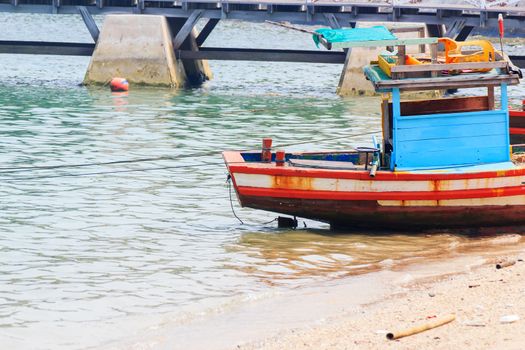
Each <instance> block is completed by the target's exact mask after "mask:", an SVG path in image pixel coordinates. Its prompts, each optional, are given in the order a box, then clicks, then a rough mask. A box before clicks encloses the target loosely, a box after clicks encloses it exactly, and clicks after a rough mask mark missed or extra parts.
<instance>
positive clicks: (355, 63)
mask: <svg viewBox="0 0 525 350" xmlns="http://www.w3.org/2000/svg"><path fill="white" fill-rule="evenodd" d="M374 25H385V26H386V27H387V28H389V29H391V28H392V26H393V24H391V23H373V22H371V23H363V25H361V23H358V24H357V26H358V27H369V26H374ZM396 36H397V37H398V38H414V37H417V36H418V33H416V32H405V33H399V34H397V33H396ZM418 49H419V47H418V46H409V47H407V53H415V52H417V50H418ZM384 50H385V48H384V47H356V48H352V50H350V51H349V52H348V54H347V56H346V60H345V64H344V66H343V71H342V73H341V77H340V79H339V85H338V87H337V94H338V95H340V96H356V95H368V96H371V95H376V92H375V91H374V88H373V87H372V84H371V83H370V82H369V81H368V80H366V78H365V75H364V74H363V67H364V66H366V65H368V64H370V61H376V60H377V56H378V55H379V54H380V53H381V52H382V51H384ZM419 94H420V93H418V95H419ZM424 94H425V96H426V95H429V96H439V95H440V93H439V92H436V91H430V92H426V93H424ZM409 95H413V93H409Z"/></svg>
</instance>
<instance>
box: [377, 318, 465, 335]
mask: <svg viewBox="0 0 525 350" xmlns="http://www.w3.org/2000/svg"><path fill="white" fill-rule="evenodd" d="M455 319H456V315H454V314H450V315H447V316H443V317H440V318H437V319H435V320H433V321H430V322H427V323H424V324H422V325H419V326H416V327H412V328H408V329H403V330H400V331H397V332H392V333H387V335H386V338H387V339H389V340H394V339H399V338H402V337H406V336H409V335H413V334H417V333H421V332H424V331H428V330H429V329H432V328H436V327H439V326H443V325H444V324H447V323H449V322H452V321H454V320H455Z"/></svg>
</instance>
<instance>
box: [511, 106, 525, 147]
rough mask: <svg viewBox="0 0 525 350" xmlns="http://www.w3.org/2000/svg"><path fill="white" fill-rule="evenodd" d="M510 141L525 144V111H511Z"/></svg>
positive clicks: (514, 143)
mask: <svg viewBox="0 0 525 350" xmlns="http://www.w3.org/2000/svg"><path fill="white" fill-rule="evenodd" d="M509 117H510V118H509V123H510V143H511V144H513V145H516V144H525V111H509Z"/></svg>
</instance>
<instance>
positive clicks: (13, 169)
mask: <svg viewBox="0 0 525 350" xmlns="http://www.w3.org/2000/svg"><path fill="white" fill-rule="evenodd" d="M380 132H381V131H368V132H364V133H359V134H351V135H340V136H336V137H329V138H324V139H319V140H309V141H301V142H294V143H287V144H281V145H276V146H274V147H275V148H279V147H289V146H295V145H302V144H306V143H319V142H323V141H331V140H337V139H342V138H348V137H356V136H364V135H371V134H377V133H380ZM220 154H221V153H220V152H218V151H210V152H199V153H192V154H183V155H178V156H160V157H150V158H136V159H122V160H115V161H107V162H86V163H74V164H60V165H41V166H20V167H0V176H1V175H4V174H13V173H21V172H36V171H46V170H60V169H71V168H85V167H94V166H110V165H123V164H133V163H147V162H156V161H168V160H179V159H186V158H198V157H206V156H213V155H220ZM221 163H222V162H207V163H199V164H188V165H178V166H163V167H151V168H139V169H125V170H112V171H100V172H89V173H77V174H74V173H67V174H57V175H41V176H22V177H18V178H16V177H6V176H4V177H3V178H2V180H4V181H13V180H14V181H25V180H39V179H49V178H60V177H80V176H97V175H111V174H120V173H133V172H143V171H153V170H169V169H183V168H194V167H205V166H213V165H218V164H221ZM241 163H242V162H241ZM230 164H232V163H230Z"/></svg>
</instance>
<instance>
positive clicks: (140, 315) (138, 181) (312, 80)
mask: <svg viewBox="0 0 525 350" xmlns="http://www.w3.org/2000/svg"><path fill="white" fill-rule="evenodd" d="M99 20H100V19H99ZM0 22H1V23H2V31H1V32H0V39H1V40H48V41H54V40H65V41H86V42H89V40H90V37H89V34H88V33H87V30H86V29H85V28H84V27H83V24H82V22H81V20H80V19H79V18H77V17H75V16H65V17H58V16H32V15H5V14H0ZM21 24H23V25H21ZM65 28H67V30H65ZM277 36H278V37H279V40H275V38H276V37H277ZM225 39H227V40H226V42H227V43H228V45H229V46H238V47H242V46H244V47H250V46H251V47H254V46H255V47H293V48H304V49H313V44H312V42H311V41H310V38H308V37H306V38H305V37H304V36H303V35H302V34H300V33H290V32H287V31H286V30H282V29H281V28H275V27H271V26H264V25H251V24H242V23H237V22H227V23H225V24H221V25H220V26H219V27H218V29H217V31H216V32H214V34H213V35H212V36H211V37H210V43H209V45H213V46H218V45H220V44H221V43H222V42H223V41H224V40H225ZM88 62H89V61H88V58H85V57H52V56H24V55H0V67H2V68H1V69H0V139H1V143H0V164H1V166H0V179H1V181H2V186H1V188H0V198H1V201H0V224H1V226H0V227H1V230H0V252H1V254H0V344H2V345H3V346H2V347H3V348H12V349H14V348H16V349H59V348H64V349H77V348H80V349H81V348H91V347H95V348H96V347H100V346H103V345H105V344H108V343H110V342H112V341H116V342H118V341H119V339H122V338H126V337H127V336H128V335H131V334H136V333H137V332H138V333H140V332H141V331H144V329H145V328H146V327H149V326H151V325H152V324H153V325H154V324H156V323H159V322H160V320H161V319H163V317H165V316H166V315H169V317H170V319H171V320H174V321H173V322H174V323H175V324H178V323H180V322H182V323H184V322H187V320H191V319H192V317H194V315H197V314H199V315H200V314H202V313H203V312H205V311H204V310H215V311H214V312H218V311H217V310H221V309H222V308H224V307H225V306H224V305H231V304H232V303H233V304H237V303H240V304H242V303H243V302H246V301H247V300H253V299H257V298H262V297H263V296H268V295H270V296H271V295H273V293H286V292H287V291H291V290H295V289H298V288H299V289H300V288H305V287H309V286H316V285H320V284H322V283H324V282H325V281H333V280H339V279H343V278H345V277H346V276H349V275H353V274H357V273H362V272H364V271H369V270H374V269H380V268H383V267H385V266H386V267H389V268H391V267H392V266H395V265H396V264H402V263H406V262H407V261H411V260H413V259H414V258H418V257H424V256H427V255H436V254H439V252H440V251H441V250H442V249H444V248H447V247H451V246H453V247H455V246H456V245H457V243H458V242H463V240H465V238H462V237H458V236H452V235H438V236H436V238H435V239H433V240H428V239H426V238H425V237H424V236H421V237H420V236H415V237H410V236H404V235H395V236H391V237H389V236H378V237H370V236H366V235H357V234H356V235H337V236H336V235H331V234H329V232H328V227H327V226H326V225H324V224H320V223H314V222H306V225H307V226H308V229H302V230H298V231H282V230H277V229H276V228H275V223H271V224H266V222H268V221H270V220H272V219H273V218H274V217H275V216H276V215H274V214H272V213H264V212H257V211H253V210H250V209H242V208H239V207H238V205H237V203H236V202H234V203H233V205H234V208H235V211H236V212H237V214H238V215H239V216H240V217H241V218H242V219H243V220H244V221H245V222H246V223H245V224H244V225H241V224H240V223H239V222H238V221H237V220H236V219H235V218H234V217H233V215H232V212H231V208H230V200H229V193H228V187H227V185H226V182H225V180H226V175H227V174H226V171H225V169H224V166H223V164H222V160H221V157H220V152H221V151H222V150H228V149H250V148H259V145H260V140H261V138H263V137H272V138H273V139H274V142H275V143H276V144H287V143H294V142H304V141H308V140H311V141H312V143H309V144H304V145H300V146H294V147H290V148H288V150H314V149H320V148H322V149H330V148H337V149H344V148H348V147H350V146H351V145H355V144H363V145H367V144H369V142H370V136H361V137H356V138H353V139H352V140H350V139H349V138H348V137H346V135H351V134H359V133H363V132H368V131H373V130H378V129H379V128H380V125H379V120H378V118H377V117H378V116H379V109H378V108H377V107H378V104H377V100H376V99H374V98H356V99H347V100H344V99H340V98H338V97H337V96H335V88H336V86H337V82H338V79H339V73H340V70H341V67H340V66H338V65H308V64H287V63H279V64H276V63H253V62H211V68H212V70H213V72H214V75H215V78H214V80H213V81H211V82H208V83H207V84H206V85H205V86H203V87H202V88H200V89H195V90H191V91H178V92H177V91H171V90H168V89H151V88H149V89H148V88H142V89H135V88H134V87H132V88H131V91H130V93H129V94H127V95H120V94H111V93H110V92H109V91H108V90H107V89H105V88H85V87H82V86H79V83H80V82H81V81H82V78H83V74H84V72H85V69H86V67H87V64H88ZM524 91H525V90H524V89H523V86H521V87H513V88H512V89H511V92H510V94H511V99H512V100H513V101H514V102H515V103H517V101H518V100H519V99H521V98H523V92H524ZM334 136H341V139H339V140H333V141H329V142H322V143H317V142H315V141H316V140H321V139H323V138H329V137H334ZM203 153H206V154H207V155H205V156H202V155H201V156H195V157H187V156H188V155H192V154H203ZM178 156H184V157H185V158H180V159H176V158H177V157H178ZM157 157H172V158H173V159H169V160H159V161H150V162H136V163H128V164H115V165H95V166H90V167H81V168H59V169H50V170H35V169H29V170H23V171H15V172H13V171H12V170H10V169H6V168H12V167H28V166H29V167H30V166H48V165H67V164H79V163H101V162H111V161H120V160H133V159H139V158H157ZM447 249H448V248H447ZM232 300H233V301H232ZM163 322H164V321H163ZM115 330H118V331H115Z"/></svg>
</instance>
